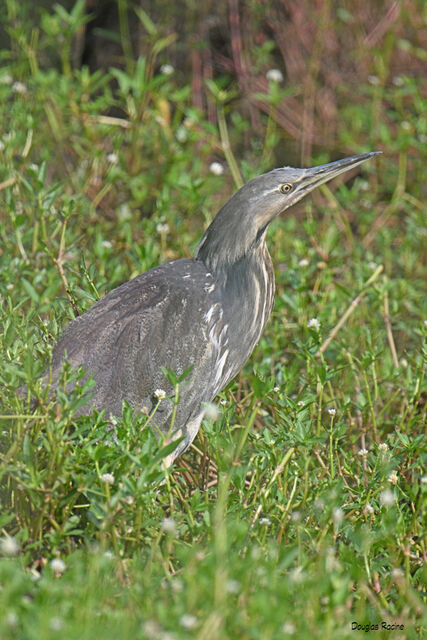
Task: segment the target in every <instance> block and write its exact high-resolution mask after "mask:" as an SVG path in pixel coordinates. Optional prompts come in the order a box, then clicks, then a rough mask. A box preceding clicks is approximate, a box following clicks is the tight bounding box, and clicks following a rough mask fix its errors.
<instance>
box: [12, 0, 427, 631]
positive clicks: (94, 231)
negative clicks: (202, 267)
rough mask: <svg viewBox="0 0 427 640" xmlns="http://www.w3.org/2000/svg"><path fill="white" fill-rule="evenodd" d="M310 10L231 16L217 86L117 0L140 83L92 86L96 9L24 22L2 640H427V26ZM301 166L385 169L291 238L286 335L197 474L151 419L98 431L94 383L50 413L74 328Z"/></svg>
mask: <svg viewBox="0 0 427 640" xmlns="http://www.w3.org/2000/svg"><path fill="white" fill-rule="evenodd" d="M225 4H227V3H224V5H225ZM373 4H376V5H378V6H377V9H376V10H377V14H376V15H375V20H370V19H369V20H368V18H369V15H366V16H365V13H367V14H369V10H368V9H367V7H368V5H369V6H370V7H372V5H373ZM285 5H286V3H281V2H272V3H271V4H269V3H250V2H248V3H247V5H245V7H244V8H241V11H242V12H244V13H239V11H238V10H239V7H238V3H237V2H234V1H231V2H230V3H229V4H227V7H229V13H230V15H229V17H230V24H231V30H232V31H233V33H232V35H233V38H232V42H233V43H234V44H233V48H232V54H231V57H230V59H229V61H228V64H226V62H227V60H223V58H224V54H221V55H222V58H221V60H222V61H223V65H222V67H221V70H222V71H221V73H219V72H218V73H216V74H215V73H214V74H211V77H202V78H201V77H200V75H199V76H198V75H197V73H196V72H197V65H196V69H195V70H194V69H193V75H192V76H190V75H187V76H186V75H185V74H184V73H178V72H176V71H175V70H174V68H173V65H172V64H171V61H172V62H175V58H174V55H175V52H176V49H174V46H176V37H175V35H174V34H173V33H172V32H168V30H167V29H164V28H162V27H161V26H159V24H157V23H156V22H154V21H153V20H151V18H150V17H149V16H148V15H147V14H146V13H144V11H142V10H141V9H140V8H139V7H138V6H136V7H135V9H132V7H131V6H130V4H129V5H128V4H127V3H126V2H124V1H119V2H118V7H119V10H120V11H119V13H120V34H119V35H117V36H114V34H112V35H111V37H112V38H113V36H114V37H116V40H117V42H118V44H119V46H120V47H121V57H120V60H118V64H117V65H116V66H114V67H112V68H111V69H109V70H98V71H89V70H88V68H87V67H84V66H79V65H76V64H75V62H74V61H73V42H74V41H75V38H76V37H77V35H78V34H80V33H81V32H82V30H84V28H85V25H86V24H87V22H88V17H87V15H86V14H85V12H84V2H79V3H77V4H76V5H75V7H74V8H73V9H72V10H71V12H67V11H66V10H65V9H63V8H61V7H60V6H59V5H57V6H55V7H53V8H52V9H51V10H49V11H47V10H46V11H44V12H41V13H40V15H39V16H38V17H37V20H36V19H35V18H34V16H33V17H32V18H30V5H26V4H25V3H23V2H20V3H18V2H15V0H7V2H5V3H4V7H3V9H2V11H3V13H2V18H1V19H2V24H3V26H4V28H5V29H6V31H7V33H8V36H9V38H10V46H8V47H6V48H4V49H3V50H2V51H1V52H0V57H1V69H0V163H1V165H0V199H1V200H0V202H1V209H0V236H1V245H0V265H1V267H0V296H1V321H0V332H1V333H0V335H1V338H0V353H1V366H0V381H1V410H0V411H1V415H0V422H1V426H0V456H1V458H0V463H1V464H0V478H1V494H0V496H1V511H0V528H1V536H0V537H1V540H0V553H1V558H0V636H1V638H2V639H4V640H16V639H22V640H50V639H51V638H57V637H61V638H64V639H67V640H74V639H76V640H77V639H78V640H85V639H86V638H87V639H89V638H90V639H92V638H94V637H99V638H103V639H105V640H108V639H114V640H116V639H117V638H123V639H127V638H135V639H141V640H143V639H147V640H150V639H159V640H161V639H162V640H174V639H181V638H183V639H185V638H197V639H199V640H210V639H223V638H224V639H225V638H248V639H262V640H268V639H272V640H274V639H276V638H297V639H305V638H325V639H329V638H330V639H335V638H340V639H345V638H354V639H356V638H363V637H366V636H367V635H374V637H376V638H390V637H391V638H395V639H399V640H402V639H405V638H421V637H425V632H426V618H425V600H426V574H425V568H424V564H423V563H424V562H425V557H426V546H425V539H424V537H423V534H424V532H425V501H424V499H425V496H426V492H427V482H426V480H427V477H426V475H425V474H426V471H425V424H426V409H425V342H424V340H425V336H426V332H427V326H426V320H427V313H426V307H425V297H426V296H425V288H424V284H425V275H426V272H425V264H423V258H425V247H426V235H425V226H424V225H425V211H426V207H425V198H426V195H427V192H426V181H425V167H426V161H427V157H426V156H427V154H426V148H427V97H426V95H427V94H426V89H427V84H426V79H425V73H424V77H422V74H421V73H418V71H419V69H420V68H422V66H423V65H425V62H426V58H427V55H426V53H425V49H423V47H422V42H421V41H420V38H421V34H422V33H424V35H425V32H426V29H427V13H426V5H425V3H424V2H395V3H389V4H387V3H384V4H383V3H381V2H378V3H367V2H366V3H364V2H342V3H341V4H339V3H338V4H337V3H335V2H324V3H321V2H320V3H304V2H302V3H294V4H292V3H291V5H292V6H291V7H288V13H287V14H286V20H284V18H283V15H284V14H283V12H282V13H280V11H279V9H280V8H282V9H283V6H285ZM297 5H298V7H300V9H299V10H298V11H302V18H301V15H300V14H299V13H298V11H297V10H296V7H297ZM307 5H310V7H308V6H307ZM312 5H313V6H312ZM314 5H316V8H314ZM292 7H293V8H292ZM227 10H228V9H227ZM236 11H237V13H236ZM372 11H373V9H372ZM251 12H252V13H251ZM312 12H314V14H313V13H312ZM316 12H317V13H316ZM364 12H365V13H364ZM381 12H382V13H381ZM239 16H240V17H242V16H243V17H242V20H243V22H244V23H245V24H244V25H243V26H245V28H246V31H245V30H244V29H243V27H242V25H241V24H240V23H239V20H238V18H239ZM248 16H249V18H250V20H249V19H248ZM128 18H130V20H128ZM263 20H264V21H267V23H268V25H267V26H269V29H270V31H268V33H269V38H267V37H264V38H261V37H260V34H261V35H262V32H261V28H260V25H261V24H264V23H263ZM281 20H282V22H281ZM363 20H366V22H363ZM130 22H133V23H138V24H139V25H140V27H141V29H142V31H143V32H144V33H145V35H146V38H145V40H144V43H145V44H144V47H145V48H144V47H142V52H143V55H140V56H139V57H136V56H134V55H133V54H134V52H133V51H132V49H131V44H130V41H129V39H128V38H127V36H128V27H129V23H130ZM160 24H161V23H160ZM281 25H282V27H283V28H282V29H280V26H281ZM313 25H314V26H313ZM310 28H312V29H314V30H313V31H312V32H309V33H308V38H305V35H307V34H306V33H305V32H304V29H310ZM286 29H287V30H288V32H287V33H288V34H291V35H292V34H293V40H292V46H293V47H294V48H293V49H292V48H290V44H289V42H290V41H289V39H288V40H286V39H285V40H283V34H284V33H285V34H286V31H285V30H286ZM289 30H291V31H289ZM243 33H245V34H246V35H245V36H244V37H243V35H241V34H243ZM263 33H265V32H263ZM240 36H241V37H240ZM326 36H328V37H326ZM362 36H363V37H362ZM245 38H253V41H251V42H250V43H249V44H250V45H251V47H250V48H249V47H248V43H247V42H246V41H245ZM310 38H311V39H310ZM328 38H329V39H328ZM327 43H335V44H334V47H335V48H334V47H332V50H331V51H329V53H328V51H325V47H326V49H327V48H328V47H327V46H326V44H327ZM345 43H347V48H346V49H345V54H346V55H345V56H344V55H343V50H344V49H343V48H344V46H345ZM303 45H304V46H303ZM328 46H329V45H328ZM197 51H199V49H196V52H197ZM293 54H295V55H293ZM297 54H304V55H301V56H300V57H298V55H297ZM328 55H329V56H330V57H329V58H328ZM218 56H219V54H218ZM245 56H246V58H245ZM249 56H252V58H253V60H252V61H251V64H249V61H250V58H249ZM337 56H338V57H340V59H341V62H342V64H344V59H345V61H346V64H347V66H346V67H343V68H345V73H342V75H339V69H338V67H337V66H336V60H337V59H338V58H337ZM195 57H196V58H197V55H196V54H195ZM242 60H243V61H244V60H246V65H243V64H241V63H242ZM301 60H303V61H305V62H304V64H305V65H306V66H305V69H303V71H304V72H303V73H301V74H298V61H301ZM52 61H53V62H52ZM239 64H240V66H239ZM233 65H234V66H233ZM233 69H234V70H235V71H237V72H239V73H240V75H239V76H238V81H237V80H236V78H235V77H234V76H233ZM285 70H286V74H285ZM424 70H425V66H424ZM337 74H338V75H337ZM195 80H200V83H199V82H195ZM198 87H199V89H197V88H198ZM200 87H202V89H200ZM197 91H199V93H197ZM201 92H202V93H201ZM245 92H246V93H245ZM195 95H196V98H197V100H196V101H195V99H194V96H195ZM200 96H202V98H201V99H200V100H199V98H200ZM243 97H244V98H245V99H244V100H243V99H242V98H243ZM204 101H206V104H207V105H208V114H207V112H206V110H205V109H204V107H205V106H206V104H205V102H204ZM331 123H333V126H332V124H331ZM316 140H317V142H316ZM290 147H292V148H293V149H294V148H299V149H301V153H302V161H303V162H309V163H312V164H315V163H321V162H325V161H328V160H332V159H336V158H337V157H339V156H343V155H351V154H353V153H357V152H362V151H368V150H377V149H381V150H382V151H383V155H382V156H380V157H379V158H378V159H376V160H375V161H373V162H370V163H369V164H366V165H364V166H363V168H362V169H361V171H360V172H359V171H358V172H357V173H355V174H353V175H346V176H345V178H344V180H343V181H342V182H341V183H339V184H332V185H329V186H327V187H324V188H323V189H322V190H321V191H319V192H318V193H315V194H313V196H312V197H310V198H309V199H308V200H307V201H305V202H304V203H303V204H302V205H301V206H300V207H299V208H298V209H296V210H295V211H291V212H289V213H287V214H286V216H283V217H282V218H281V219H280V220H277V221H276V222H275V223H274V225H273V226H272V228H271V230H270V232H269V246H270V251H271V253H272V256H273V261H274V264H275V269H276V279H277V294H276V303H275V307H274V312H273V315H272V318H271V320H270V323H269V325H268V328H267V330H266V332H265V334H264V336H263V338H262V340H261V342H260V344H259V345H258V347H257V349H256V351H255V353H254V354H253V357H252V358H251V361H250V362H249V363H248V365H247V366H246V368H245V369H244V371H243V372H242V373H241V375H240V376H239V377H238V378H237V379H236V380H234V381H233V382H232V383H231V384H230V385H229V387H228V388H227V389H226V390H225V391H224V392H223V393H222V394H221V395H220V397H219V398H218V399H217V401H216V405H215V407H212V408H211V410H210V412H209V417H208V418H207V419H206V420H205V422H204V425H203V428H202V429H201V432H200V434H199V436H198V437H197V439H196V441H195V443H194V446H192V448H191V449H190V450H189V451H188V452H187V453H186V454H185V456H183V457H182V458H181V459H180V460H179V461H178V462H177V463H176V464H175V466H174V468H173V469H169V470H166V469H165V468H164V466H163V465H162V459H163V457H164V455H165V450H164V448H162V445H161V444H160V443H158V442H157V441H156V439H155V438H154V436H153V434H152V432H151V430H150V425H149V424H147V422H148V423H149V421H150V417H147V416H141V415H133V414H132V410H131V408H130V407H128V406H125V408H124V412H123V418H121V419H117V420H115V421H111V420H110V421H108V420H107V418H108V417H107V416H105V415H103V414H99V415H95V416H92V417H90V418H75V417H74V412H75V411H76V409H77V408H78V407H79V406H80V404H81V402H82V396H83V395H84V393H85V391H87V388H86V387H87V383H82V382H81V378H80V381H79V380H77V384H76V388H75V391H74V392H73V393H71V394H67V393H66V392H65V386H66V381H67V380H69V379H70V377H72V376H73V375H74V374H73V373H72V372H70V371H69V370H67V369H66V368H65V369H64V372H63V384H62V385H61V386H60V388H59V389H58V391H57V393H56V395H55V397H53V398H52V397H51V396H49V394H48V390H47V389H46V388H44V387H43V385H42V384H41V382H40V376H41V375H42V373H43V372H44V371H45V369H46V367H48V363H49V358H50V354H51V351H52V347H53V344H54V342H55V338H56V336H57V335H58V334H59V332H60V331H61V328H62V327H64V326H65V325H66V324H67V322H69V321H70V320H71V319H72V318H73V317H75V315H76V314H78V313H81V312H83V311H84V310H85V309H87V308H88V307H89V306H90V305H91V304H93V302H94V301H95V300H97V299H98V298H99V297H100V296H102V295H103V294H104V293H105V292H107V291H109V290H110V289H112V288H113V287H115V286H117V285H119V284H120V283H121V282H123V281H125V280H127V279H130V278H132V277H134V276H135V275H137V274H138V273H141V272H143V271H145V270H146V269H149V268H150V267H153V266H155V265H157V264H158V263H160V262H162V261H165V260H169V259H174V258H177V257H182V256H188V255H191V253H192V252H193V250H194V248H195V246H196V243H197V241H198V239H199V238H200V236H201V234H202V231H203V229H204V228H205V226H206V224H207V223H208V221H209V220H210V219H211V217H212V215H213V214H214V213H215V211H216V210H217V208H218V207H219V206H220V205H221V204H222V203H223V202H224V201H225V200H226V199H227V198H228V197H229V196H230V195H231V193H232V192H233V190H234V189H235V188H236V186H238V185H239V184H240V183H241V181H242V180H243V181H245V180H247V179H249V178H251V177H252V176H254V175H256V174H259V173H261V172H263V171H265V170H268V169H269V168H272V167H273V166H275V164H276V165H277V164H278V160H277V158H278V155H277V154H279V155H280V154H282V153H285V152H286V149H287V148H290ZM316 149H318V151H316ZM283 150H284V151H283ZM337 150H339V153H338V151H337ZM299 161H301V158H300V159H299ZM281 163H282V164H283V161H282V162H281ZM19 389H21V391H19ZM22 389H24V391H22ZM25 389H26V391H25ZM31 398H33V399H34V398H35V399H36V400H37V402H36V404H34V401H33V402H32V401H31Z"/></svg>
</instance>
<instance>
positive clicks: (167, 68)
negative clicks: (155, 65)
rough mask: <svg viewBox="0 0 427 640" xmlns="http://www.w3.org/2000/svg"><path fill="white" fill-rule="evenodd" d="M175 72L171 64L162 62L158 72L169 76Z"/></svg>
mask: <svg viewBox="0 0 427 640" xmlns="http://www.w3.org/2000/svg"><path fill="white" fill-rule="evenodd" d="M174 72H175V69H174V67H173V66H172V65H171V64H162V66H161V67H160V73H163V75H164V76H171V75H172V74H173V73H174Z"/></svg>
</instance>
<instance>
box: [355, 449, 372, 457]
mask: <svg viewBox="0 0 427 640" xmlns="http://www.w3.org/2000/svg"><path fill="white" fill-rule="evenodd" d="M368 454H369V451H368V450H367V449H359V451H358V452H357V455H358V456H360V457H361V458H366V457H367V455H368Z"/></svg>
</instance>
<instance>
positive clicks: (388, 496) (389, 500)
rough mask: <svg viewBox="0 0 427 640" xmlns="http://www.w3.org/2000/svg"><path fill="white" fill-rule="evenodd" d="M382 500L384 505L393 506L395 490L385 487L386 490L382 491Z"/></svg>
mask: <svg viewBox="0 0 427 640" xmlns="http://www.w3.org/2000/svg"><path fill="white" fill-rule="evenodd" d="M380 502H381V504H382V505H383V507H391V506H392V505H393V504H394V502H395V500H394V493H393V491H390V489H385V491H381V493H380Z"/></svg>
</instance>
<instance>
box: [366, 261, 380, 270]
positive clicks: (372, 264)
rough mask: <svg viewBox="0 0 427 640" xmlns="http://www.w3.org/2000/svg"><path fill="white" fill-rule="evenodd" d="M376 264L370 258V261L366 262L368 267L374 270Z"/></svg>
mask: <svg viewBox="0 0 427 640" xmlns="http://www.w3.org/2000/svg"><path fill="white" fill-rule="evenodd" d="M377 266H378V265H377V263H376V262H373V261H372V260H371V261H370V262H368V267H369V268H370V269H372V271H375V269H376V268H377Z"/></svg>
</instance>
